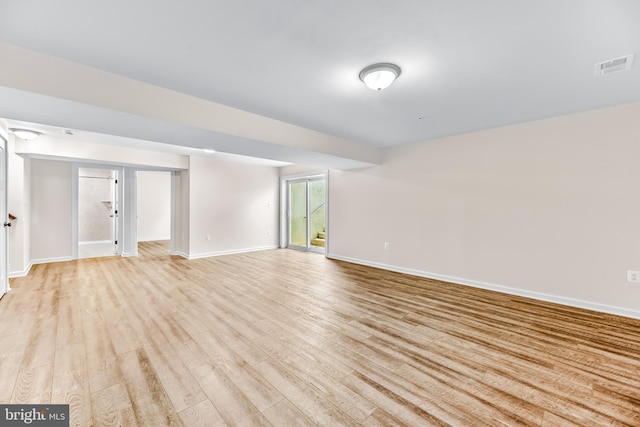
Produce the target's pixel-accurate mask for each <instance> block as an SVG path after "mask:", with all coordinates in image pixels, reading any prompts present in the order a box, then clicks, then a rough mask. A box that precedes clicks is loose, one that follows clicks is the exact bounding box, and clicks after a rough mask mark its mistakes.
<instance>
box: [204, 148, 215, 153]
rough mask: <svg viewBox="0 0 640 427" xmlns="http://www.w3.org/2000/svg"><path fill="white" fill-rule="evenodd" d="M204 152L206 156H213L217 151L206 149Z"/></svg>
mask: <svg viewBox="0 0 640 427" xmlns="http://www.w3.org/2000/svg"><path fill="white" fill-rule="evenodd" d="M203 151H204V152H205V153H206V154H213V153H215V152H216V150H212V149H211V148H204V149H203Z"/></svg>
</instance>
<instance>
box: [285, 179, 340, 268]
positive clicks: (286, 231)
mask: <svg viewBox="0 0 640 427" xmlns="http://www.w3.org/2000/svg"><path fill="white" fill-rule="evenodd" d="M309 179H311V180H313V179H324V191H325V193H324V197H325V201H324V202H325V203H324V209H325V231H326V239H325V247H324V252H320V251H311V252H315V253H324V255H325V256H326V254H328V253H329V239H330V236H331V233H330V230H329V191H330V190H329V171H328V170H324V171H318V172H306V173H301V174H295V175H286V176H281V177H280V248H287V247H288V243H289V222H288V209H289V183H291V182H294V181H303V180H309ZM307 220H308V218H307ZM307 234H308V229H307Z"/></svg>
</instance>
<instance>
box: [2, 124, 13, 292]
mask: <svg viewBox="0 0 640 427" xmlns="http://www.w3.org/2000/svg"><path fill="white" fill-rule="evenodd" d="M0 216H1V217H2V219H3V220H2V222H3V225H4V226H3V227H2V231H1V232H0V298H1V297H2V296H3V295H4V294H6V293H7V291H8V290H9V280H8V278H7V228H8V227H10V226H11V223H10V222H9V219H8V217H7V140H6V139H5V138H4V136H2V135H0Z"/></svg>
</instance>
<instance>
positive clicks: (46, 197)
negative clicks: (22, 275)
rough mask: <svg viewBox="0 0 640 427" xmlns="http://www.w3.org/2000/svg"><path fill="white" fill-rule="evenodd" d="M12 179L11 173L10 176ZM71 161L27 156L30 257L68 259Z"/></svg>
mask: <svg viewBox="0 0 640 427" xmlns="http://www.w3.org/2000/svg"><path fill="white" fill-rule="evenodd" d="M12 179H13V177H12ZM71 184H72V164H71V163H69V162H58V161H53V160H40V159H32V160H31V236H30V237H31V239H30V240H31V259H32V260H33V261H34V262H43V261H56V260H63V259H71V255H72V250H71V249H72V248H71V224H72V221H71Z"/></svg>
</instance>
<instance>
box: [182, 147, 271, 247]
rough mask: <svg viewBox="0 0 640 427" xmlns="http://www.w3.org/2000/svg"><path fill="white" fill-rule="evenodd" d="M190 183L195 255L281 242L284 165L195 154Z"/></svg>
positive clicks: (191, 239)
mask: <svg viewBox="0 0 640 427" xmlns="http://www.w3.org/2000/svg"><path fill="white" fill-rule="evenodd" d="M189 183H190V184H189V200H190V202H189V218H190V220H189V231H190V233H189V234H190V239H189V247H190V251H189V256H190V257H199V256H212V255H222V254H227V253H234V252H243V251H249V250H257V249H266V248H273V247H276V246H277V244H278V243H277V242H278V238H277V236H278V191H279V170H278V168H275V167H269V166H258V165H250V164H243V163H233V162H226V161H220V160H217V159H215V158H207V157H195V156H194V157H191V160H190V169H189Z"/></svg>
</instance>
